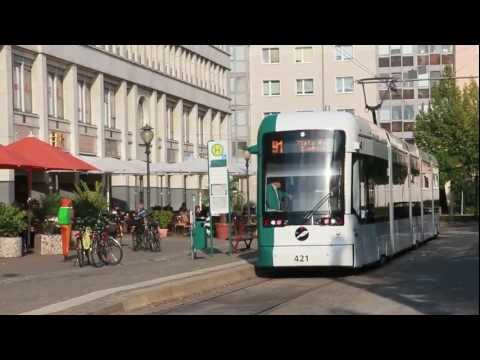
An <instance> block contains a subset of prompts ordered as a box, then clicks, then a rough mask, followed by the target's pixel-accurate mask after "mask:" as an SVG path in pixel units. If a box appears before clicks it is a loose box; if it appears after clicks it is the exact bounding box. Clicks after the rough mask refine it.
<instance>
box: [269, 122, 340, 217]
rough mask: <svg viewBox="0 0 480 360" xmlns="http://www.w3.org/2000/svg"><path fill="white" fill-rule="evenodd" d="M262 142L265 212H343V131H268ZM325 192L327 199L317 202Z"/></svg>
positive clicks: (295, 213)
mask: <svg viewBox="0 0 480 360" xmlns="http://www.w3.org/2000/svg"><path fill="white" fill-rule="evenodd" d="M263 144H264V145H263V146H264V149H263V150H264V151H263V154H264V157H263V160H264V179H263V182H264V195H265V196H264V199H265V201H264V211H265V213H283V214H287V215H299V216H303V215H304V214H306V213H309V212H311V211H312V210H315V213H316V214H332V213H333V214H339V213H341V214H343V212H344V195H343V188H344V185H343V182H344V181H343V179H344V178H343V172H344V161H345V133H344V132H343V131H340V130H298V131H285V132H276V133H269V134H266V135H265V136H264V142H263ZM328 193H330V196H329V197H328V201H323V203H321V206H317V205H318V204H319V201H320V200H321V199H322V198H323V197H325V196H326V195H327V194H328Z"/></svg>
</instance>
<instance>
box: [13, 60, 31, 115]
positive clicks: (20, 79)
mask: <svg viewBox="0 0 480 360" xmlns="http://www.w3.org/2000/svg"><path fill="white" fill-rule="evenodd" d="M17 65H20V68H19V74H18V86H19V89H18V96H19V97H20V99H19V100H20V108H16V107H15V92H14V91H13V85H14V84H13V79H14V74H12V91H13V94H12V95H13V96H12V101H13V110H14V111H20V112H24V113H32V112H33V89H32V67H31V65H30V64H27V63H26V62H25V60H24V59H23V58H14V60H13V72H16V70H17ZM26 67H27V68H28V69H29V70H30V102H31V104H30V107H31V109H28V110H27V109H26V103H25V68H26Z"/></svg>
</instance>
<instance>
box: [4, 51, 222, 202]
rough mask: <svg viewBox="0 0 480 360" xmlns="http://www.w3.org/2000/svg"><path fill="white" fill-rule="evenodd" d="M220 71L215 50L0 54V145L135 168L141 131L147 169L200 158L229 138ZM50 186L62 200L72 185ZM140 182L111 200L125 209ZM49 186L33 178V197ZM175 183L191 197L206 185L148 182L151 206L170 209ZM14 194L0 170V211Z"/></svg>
mask: <svg viewBox="0 0 480 360" xmlns="http://www.w3.org/2000/svg"><path fill="white" fill-rule="evenodd" d="M229 68H230V64H229V54H228V52H227V49H226V47H225V46H223V45H65V46H64V45H56V46H55V45H0V143H1V144H8V143H11V142H13V141H16V140H18V139H20V138H22V137H25V136H28V135H29V134H33V135H34V136H37V137H38V138H40V139H41V140H44V141H49V142H51V143H55V144H56V146H60V147H62V148H64V149H65V150H67V151H70V152H71V153H72V154H75V155H83V156H93V157H114V158H118V159H121V160H131V159H138V160H144V158H145V154H144V151H145V148H144V145H143V144H142V140H141V138H140V133H139V131H138V130H139V129H140V128H141V127H142V126H143V125H145V124H149V125H150V126H152V127H153V128H154V132H155V137H154V140H153V142H152V155H151V158H152V161H153V162H170V163H172V162H179V161H182V160H186V159H188V158H199V157H206V156H207V147H206V144H207V142H208V141H209V140H211V139H227V140H229V138H230V136H229V128H230V126H229V121H230V109H229V105H230V99H229V97H228V94H227V93H228V91H227V90H228V89H227V88H228V72H229ZM89 178H90V176H89ZM56 180H57V181H58V184H54V185H55V186H56V185H58V188H59V189H60V190H61V191H67V192H69V191H72V190H73V183H74V181H75V180H78V179H74V175H73V174H69V173H63V174H59V176H58V177H57V178H56ZM142 180H145V179H142V178H141V177H134V176H114V177H113V182H112V192H113V198H116V199H118V200H120V201H123V202H125V203H126V204H127V205H128V206H129V207H130V208H133V207H134V206H135V205H136V204H137V203H138V200H139V193H140V192H141V191H142ZM52 181H55V180H54V179H53V178H52V176H49V175H47V174H45V173H37V174H35V175H34V179H33V189H34V194H35V193H39V192H41V193H46V192H48V187H49V185H50V186H51V183H52ZM143 182H144V181H143ZM184 182H185V185H186V188H187V189H188V192H190V193H191V192H193V191H197V190H198V189H200V188H202V189H206V182H207V179H206V177H205V176H203V177H200V176H188V177H185V176H183V175H172V176H152V177H151V181H150V183H151V186H152V192H151V194H152V205H155V204H161V203H164V204H166V203H171V204H172V206H173V207H174V208H176V207H178V206H179V205H180V203H181V202H183V200H184V197H185V193H184V191H183V188H184ZM24 184H25V177H24V176H23V175H22V174H21V173H20V172H15V171H12V170H1V171H0V201H3V202H10V203H11V202H13V201H15V200H17V201H19V197H20V198H21V197H22V191H24ZM167 188H170V189H171V192H167V190H166V189H167ZM23 195H24V194H23ZM16 197H17V198H16ZM189 200H190V196H187V202H189Z"/></svg>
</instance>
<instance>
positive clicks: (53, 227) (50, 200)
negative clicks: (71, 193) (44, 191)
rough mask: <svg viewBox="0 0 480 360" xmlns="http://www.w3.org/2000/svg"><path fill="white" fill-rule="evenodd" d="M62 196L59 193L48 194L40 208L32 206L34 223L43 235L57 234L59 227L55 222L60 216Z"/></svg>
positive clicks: (43, 198)
mask: <svg viewBox="0 0 480 360" xmlns="http://www.w3.org/2000/svg"><path fill="white" fill-rule="evenodd" d="M61 199H62V196H61V195H60V194H58V193H56V194H48V195H45V196H43V197H42V199H41V200H40V203H39V205H38V206H32V212H33V218H34V219H33V223H34V224H35V226H36V228H38V229H39V230H40V232H41V233H43V234H49V235H51V234H56V233H58V227H57V224H56V221H55V220H53V219H54V218H56V216H57V214H58V208H59V207H60V200H61Z"/></svg>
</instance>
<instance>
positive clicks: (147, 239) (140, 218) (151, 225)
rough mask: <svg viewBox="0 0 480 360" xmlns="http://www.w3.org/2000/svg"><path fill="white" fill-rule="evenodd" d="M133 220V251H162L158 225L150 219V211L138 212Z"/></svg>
mask: <svg viewBox="0 0 480 360" xmlns="http://www.w3.org/2000/svg"><path fill="white" fill-rule="evenodd" d="M133 220H134V225H133V231H132V247H133V251H138V250H140V249H143V250H151V251H153V252H159V251H162V242H161V238H160V233H159V231H158V223H157V222H156V221H154V220H153V218H152V211H146V210H142V211H140V212H139V213H138V214H137V215H136V216H135V218H134V219H133Z"/></svg>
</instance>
